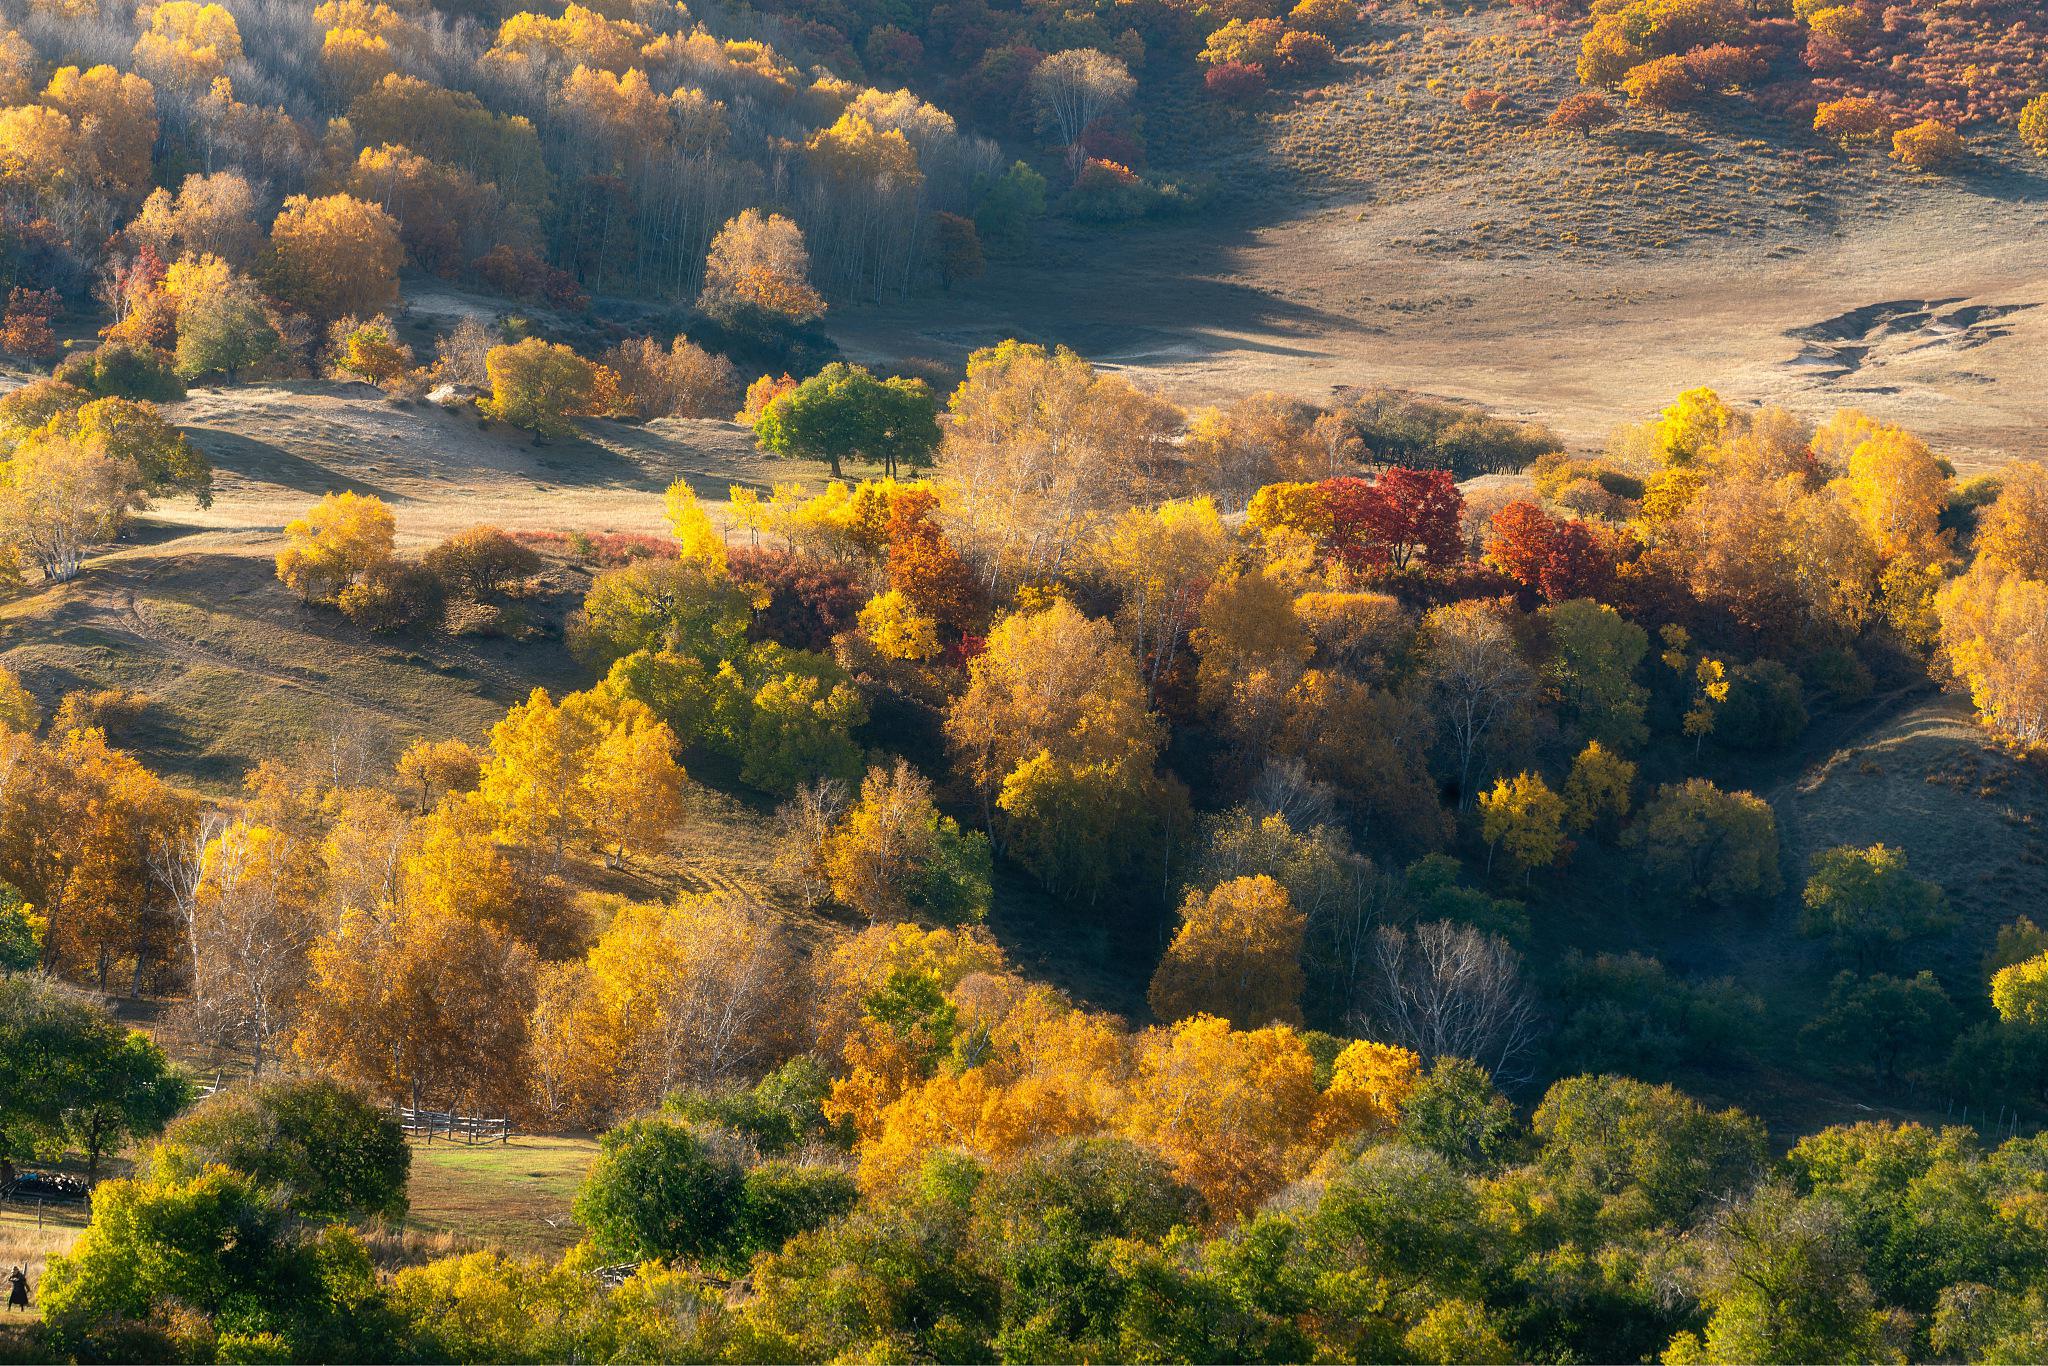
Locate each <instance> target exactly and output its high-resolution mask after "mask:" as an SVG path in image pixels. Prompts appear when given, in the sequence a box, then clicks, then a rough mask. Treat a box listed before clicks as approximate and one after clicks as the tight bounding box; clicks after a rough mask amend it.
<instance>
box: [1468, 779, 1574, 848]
mask: <svg viewBox="0 0 2048 1366" xmlns="http://www.w3.org/2000/svg"><path fill="white" fill-rule="evenodd" d="M1564 813H1565V807H1564V799H1563V798H1561V797H1559V796H1558V795H1557V794H1556V793H1555V792H1553V791H1551V790H1550V784H1549V783H1546V782H1544V781H1543V776H1542V775H1541V774H1539V773H1518V774H1516V775H1515V776H1514V777H1512V778H1498V779H1495V780H1494V784H1493V787H1492V788H1491V789H1490V790H1488V791H1486V792H1483V793H1481V794H1480V796H1479V825H1480V830H1481V833H1483V834H1484V835H1485V837H1486V860H1487V865H1488V867H1489V868H1490V867H1491V866H1492V863H1493V851H1494V850H1495V849H1496V848H1498V847H1500V846H1501V845H1506V846H1507V851H1508V857H1510V858H1512V859H1513V860H1514V861H1515V862H1516V863H1517V864H1518V865H1520V866H1521V868H1522V869H1523V870H1524V871H1525V872H1526V873H1534V872H1535V870H1536V869H1538V868H1548V867H1549V866H1550V865H1551V864H1553V863H1555V862H1557V860H1558V858H1559V857H1560V856H1561V855H1562V854H1563V853H1564V846H1565V838H1564Z"/></svg>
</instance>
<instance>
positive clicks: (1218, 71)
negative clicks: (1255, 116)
mask: <svg viewBox="0 0 2048 1366" xmlns="http://www.w3.org/2000/svg"><path fill="white" fill-rule="evenodd" d="M1202 90H1204V92H1208V98H1212V100H1223V102H1225V104H1249V102H1251V100H1255V98H1260V96H1262V94H1266V72H1264V70H1262V68H1255V66H1251V63H1249V61H1219V63H1217V66H1212V68H1208V74H1206V76H1202Z"/></svg>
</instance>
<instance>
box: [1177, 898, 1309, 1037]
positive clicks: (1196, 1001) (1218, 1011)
mask: <svg viewBox="0 0 2048 1366" xmlns="http://www.w3.org/2000/svg"><path fill="white" fill-rule="evenodd" d="M1307 929H1308V917H1307V916H1306V915H1305V914H1303V913H1302V912H1301V911H1300V910H1298V909H1297V908H1296V907H1295V905H1294V903H1293V902H1292V901H1291V900H1290V899H1289V897H1288V895H1287V889H1286V888H1284V887H1282V886H1281V885H1280V884H1279V883H1277V882H1275V881H1274V880H1273V879H1272V878H1270V877H1267V876H1265V875H1264V874H1260V875H1258V876H1256V877H1238V878H1232V879H1230V880H1229V881H1227V882H1224V883H1221V884H1219V885H1218V886H1216V887H1214V888H1212V889H1210V890H1209V891H1207V892H1196V891H1191V892H1189V893H1188V895H1187V899H1186V900H1185V901H1183V902H1182V903H1181V908H1180V929H1179V930H1177V931H1176V932H1175V934H1174V936H1173V942H1172V943H1171V944H1170V945H1168V946H1167V950H1166V956H1165V957H1164V958H1163V959H1161V960H1160V963H1159V967H1158V968H1157V969H1156V970H1155V971H1154V972H1153V974H1152V986H1151V990H1150V991H1149V992H1148V993H1147V999H1148V1000H1149V1001H1150V1003H1151V1006H1152V1013H1153V1014H1154V1015H1155V1016H1157V1017H1158V1018H1159V1019H1161V1020H1180V1019H1185V1018H1186V1017H1188V1016H1190V1015H1217V1016H1221V1017H1223V1018H1225V1019H1227V1020H1229V1021H1230V1022H1231V1023H1233V1024H1235V1025H1237V1026H1239V1027H1241V1028H1251V1027H1254V1026H1257V1025H1266V1024H1276V1023H1277V1024H1290V1025H1299V1024H1300V1023H1301V993H1302V991H1303V989H1304V987H1305V985H1306V983H1305V981H1304V979H1303V976H1302V971H1301V945H1302V937H1303V935H1304V934H1305V933H1306V932H1307Z"/></svg>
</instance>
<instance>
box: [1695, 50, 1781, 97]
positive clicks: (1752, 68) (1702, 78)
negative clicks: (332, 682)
mask: <svg viewBox="0 0 2048 1366" xmlns="http://www.w3.org/2000/svg"><path fill="white" fill-rule="evenodd" d="M1682 60H1683V61H1684V62H1685V69H1686V72H1687V74H1688V75H1690V76H1691V77H1692V78H1693V80H1694V82H1695V83H1697V84H1698V85H1699V87H1700V88H1701V89H1702V90H1709V91H1718V90H1726V89H1728V88H1729V87H1730V86H1740V85H1750V84H1752V83H1754V82H1756V81H1760V80H1762V79H1763V78H1764V75H1765V73H1766V72H1768V71H1769V70H1770V64H1769V63H1768V62H1766V61H1765V60H1764V56H1763V50H1762V49H1761V48H1754V47H1736V46H1735V45H1734V44H1732V43H1710V44H1709V45H1707V46H1706V47H1696V48H1694V49H1693V50H1692V51H1690V52H1688V53H1686V54H1685V56H1684V58H1683V59H1682Z"/></svg>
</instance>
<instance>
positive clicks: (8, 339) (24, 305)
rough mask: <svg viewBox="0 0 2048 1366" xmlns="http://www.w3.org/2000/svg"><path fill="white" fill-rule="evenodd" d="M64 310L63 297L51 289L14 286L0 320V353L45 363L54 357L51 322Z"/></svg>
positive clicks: (54, 339) (55, 339)
mask: <svg viewBox="0 0 2048 1366" xmlns="http://www.w3.org/2000/svg"><path fill="white" fill-rule="evenodd" d="M63 306H64V300H63V297H62V296H61V295H59V294H58V292H57V291H56V290H54V289H23V288H21V287H20V286H19V285H17V286H15V288H14V289H13V291H12V292H10V293H9V294H8V296H7V312H6V314H5V316H0V351H4V352H6V353H7V354H8V355H10V356H17V357H19V358H21V359H22V360H48V359H50V358H51V357H52V356H54V355H56V354H57V334H56V332H55V331H54V330H52V328H51V327H50V320H51V319H52V318H54V317H56V316H57V313H58V310H60V309H61V308H63Z"/></svg>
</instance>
